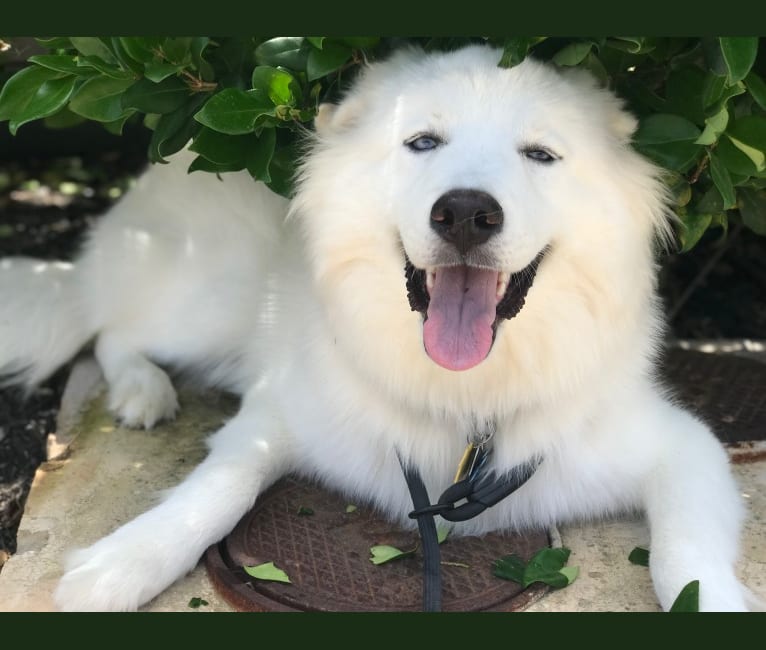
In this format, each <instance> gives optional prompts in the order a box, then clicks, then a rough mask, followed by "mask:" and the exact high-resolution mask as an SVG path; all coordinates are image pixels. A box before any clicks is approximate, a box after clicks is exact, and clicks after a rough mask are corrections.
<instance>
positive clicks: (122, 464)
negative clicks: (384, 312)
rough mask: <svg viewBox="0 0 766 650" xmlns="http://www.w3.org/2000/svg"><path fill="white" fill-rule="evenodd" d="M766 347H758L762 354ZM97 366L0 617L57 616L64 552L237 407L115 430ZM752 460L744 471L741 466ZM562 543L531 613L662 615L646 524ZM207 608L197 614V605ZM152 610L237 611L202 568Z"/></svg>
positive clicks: (763, 554) (52, 447)
mask: <svg viewBox="0 0 766 650" xmlns="http://www.w3.org/2000/svg"><path fill="white" fill-rule="evenodd" d="M759 346H760V347H759ZM730 348H731V349H730V352H731V353H740V354H745V355H747V356H751V357H752V356H756V357H760V358H765V357H766V352H764V347H763V346H761V345H760V344H755V345H750V346H744V345H740V346H736V345H733V346H730ZM103 388H104V386H103V382H102V380H101V378H100V372H99V370H98V367H97V366H96V365H95V363H94V362H93V361H92V360H89V359H86V360H84V361H82V362H80V363H78V364H77V365H76V366H75V369H74V371H73V373H72V375H71V379H70V382H69V385H68V387H67V391H66V393H65V396H64V399H63V402H62V409H61V413H60V415H59V426H58V431H57V432H56V434H55V435H53V436H52V437H51V441H50V444H49V458H50V460H49V461H48V462H47V463H45V464H44V465H43V466H42V467H41V468H40V469H39V471H38V472H37V474H36V477H35V481H34V484H33V486H32V490H31V493H30V497H29V500H28V502H27V507H26V510H25V513H24V516H23V518H22V521H21V525H20V527H19V536H18V551H17V553H16V554H15V555H14V556H13V557H11V558H10V559H9V560H8V561H7V562H6V563H5V565H4V566H3V568H2V572H0V611H51V610H53V608H54V607H53V602H52V598H51V594H52V592H53V589H54V588H55V585H56V583H57V582H58V579H59V578H60V576H61V573H62V569H61V566H60V562H61V558H62V557H63V556H64V553H65V552H66V550H67V549H69V548H72V547H77V546H87V545H89V544H91V543H93V542H94V541H96V540H98V539H99V538H101V537H102V536H104V535H105V534H107V533H109V532H110V531H111V530H113V529H114V528H115V527H117V526H118V525H120V524H122V523H124V522H126V521H128V520H130V519H132V518H133V517H134V516H136V515H138V514H140V513H141V512H143V511H145V510H146V509H147V508H149V507H150V506H151V505H152V504H153V503H154V500H155V499H156V495H157V494H158V492H161V491H162V490H164V489H166V488H169V487H171V486H173V485H176V484H177V483H178V482H180V481H181V480H182V479H183V478H184V477H185V476H186V474H187V473H188V472H189V471H191V469H192V468H193V467H194V466H195V465H196V464H197V463H198V462H199V461H200V460H201V459H202V458H203V457H204V455H205V453H206V447H205V443H204V440H205V438H206V437H207V435H208V434H209V433H211V432H212V431H214V430H216V429H218V428H219V427H220V426H221V424H222V423H223V421H225V419H227V418H228V417H230V416H231V415H232V414H233V413H234V411H235V410H236V402H235V401H234V400H232V399H231V398H227V397H226V396H221V395H218V394H214V393H204V394H199V393H195V392H191V391H181V393H180V400H181V405H182V411H181V415H180V417H179V418H178V419H177V420H176V421H175V422H172V423H167V424H165V425H163V426H160V427H158V428H157V429H155V430H153V431H149V432H146V431H134V430H128V429H123V428H120V427H117V426H115V424H114V422H113V420H112V418H111V416H110V415H109V414H108V413H107V411H106V409H105V407H104V403H103V398H102V397H101V396H100V395H101V393H102V391H103ZM746 451H747V455H746V456H744V457H743V456H742V453H743V450H742V448H741V447H740V448H738V449H732V457H733V458H735V454H738V455H739V456H737V457H736V458H737V462H736V463H735V465H734V468H735V472H736V474H737V477H738V479H739V481H740V485H741V487H742V494H743V499H745V500H746V502H747V503H748V505H749V508H750V516H749V517H748V521H747V525H746V530H745V538H744V542H743V548H742V551H743V553H742V560H741V562H740V565H739V567H738V568H739V572H740V574H741V576H742V577H743V579H744V580H745V581H746V582H747V584H748V585H750V587H751V589H753V591H754V592H755V593H756V594H757V595H758V596H759V597H760V598H761V599H763V600H764V601H766V543H764V539H766V454H764V453H763V452H764V451H766V446H764V445H763V444H762V443H761V444H760V446H758V445H756V446H755V447H752V448H750V449H748V450H746ZM743 460H744V461H747V462H741V461H743ZM557 532H558V534H559V535H560V543H561V544H562V545H564V546H566V547H568V548H570V549H571V550H572V554H571V556H570V559H569V564H570V565H573V566H579V568H580V574H579V577H578V579H577V580H576V581H575V582H574V583H573V584H572V585H571V586H569V587H567V588H565V589H562V590H558V591H553V592H550V593H548V594H547V595H546V596H544V597H543V598H542V599H540V600H538V601H537V602H534V603H532V604H530V606H529V607H528V608H527V611H534V612H551V611H646V612H651V611H659V607H658V605H657V603H656V601H655V599H654V596H653V591H652V586H651V580H650V577H649V571H648V569H646V568H645V567H641V566H636V565H633V564H631V563H630V562H629V561H628V555H629V553H630V551H631V550H632V549H633V548H634V547H635V546H645V547H646V546H648V541H649V533H648V529H647V528H646V526H645V524H644V523H643V522H642V521H639V520H632V519H623V520H610V521H604V522H592V523H587V524H581V525H572V526H564V527H562V528H561V529H560V530H559V531H557ZM195 597H197V598H202V599H204V600H206V601H207V602H208V604H207V605H205V606H203V607H201V608H199V609H197V610H192V609H191V608H190V607H189V601H190V600H191V599H192V598H195ZM144 610H145V611H153V612H160V611H162V612H168V611H174V612H179V611H231V610H232V608H231V607H230V606H229V605H228V604H227V603H226V602H225V601H224V600H223V599H222V598H221V597H220V596H219V595H218V594H217V593H216V592H215V590H214V589H213V587H212V585H211V584H210V582H209V580H208V579H207V576H206V572H205V569H204V567H203V566H201V565H199V566H198V567H197V568H196V569H195V570H194V571H192V572H191V573H190V574H189V575H188V576H186V577H185V578H184V579H183V580H181V581H179V582H178V583H176V584H175V585H174V586H172V587H171V588H170V589H168V590H167V591H166V592H164V593H163V594H162V595H160V596H159V597H158V598H156V599H155V600H154V601H152V602H151V603H149V604H148V605H147V606H145V607H144Z"/></svg>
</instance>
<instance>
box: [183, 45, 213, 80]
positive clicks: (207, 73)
mask: <svg viewBox="0 0 766 650" xmlns="http://www.w3.org/2000/svg"><path fill="white" fill-rule="evenodd" d="M208 45H210V38H208V37H207V36H196V37H194V38H193V39H192V42H191V46H190V48H189V49H190V51H191V57H192V65H193V66H194V67H195V68H196V70H197V72H198V73H199V75H200V77H201V78H202V79H204V80H205V81H212V80H213V78H214V77H215V70H214V69H213V66H212V65H211V64H210V63H208V61H207V60H206V59H205V57H204V56H203V55H204V53H205V49H206V48H207V46H208Z"/></svg>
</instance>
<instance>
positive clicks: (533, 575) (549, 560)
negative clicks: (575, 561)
mask: <svg viewBox="0 0 766 650" xmlns="http://www.w3.org/2000/svg"><path fill="white" fill-rule="evenodd" d="M569 554H570V550H569V549H568V548H544V549H541V550H540V551H538V552H537V553H535V555H534V556H533V557H532V559H531V560H530V561H529V563H528V564H527V568H526V569H524V586H525V587H527V586H529V585H531V584H532V583H533V582H543V583H545V584H547V585H550V586H551V587H566V585H568V584H569V579H568V577H567V576H565V575H564V574H562V573H561V569H562V568H563V567H564V566H565V565H566V563H567V560H568V559H569Z"/></svg>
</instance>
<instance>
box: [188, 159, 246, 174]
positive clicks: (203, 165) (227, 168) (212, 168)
mask: <svg viewBox="0 0 766 650" xmlns="http://www.w3.org/2000/svg"><path fill="white" fill-rule="evenodd" d="M242 169H244V166H243V165H221V164H218V163H214V162H212V161H210V160H208V159H207V158H205V157H204V156H197V157H196V158H195V159H194V160H192V163H191V165H189V169H188V170H187V171H188V173H189V174H191V173H192V172H207V173H209V174H216V175H217V174H226V173H228V172H238V171H242Z"/></svg>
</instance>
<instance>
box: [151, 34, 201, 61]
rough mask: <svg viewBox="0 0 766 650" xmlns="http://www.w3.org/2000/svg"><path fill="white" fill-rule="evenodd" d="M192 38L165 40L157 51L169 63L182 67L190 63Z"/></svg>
mask: <svg viewBox="0 0 766 650" xmlns="http://www.w3.org/2000/svg"><path fill="white" fill-rule="evenodd" d="M192 40H193V39H192V38H190V37H188V36H183V37H171V38H166V39H165V40H164V41H163V42H162V44H161V45H160V47H159V49H161V50H162V53H163V54H164V55H165V58H166V59H167V61H168V62H170V63H175V64H176V65H180V66H184V65H187V64H189V63H191V60H192V54H191V47H192Z"/></svg>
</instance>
